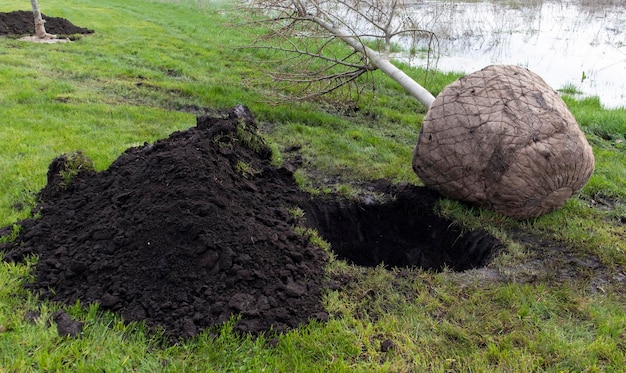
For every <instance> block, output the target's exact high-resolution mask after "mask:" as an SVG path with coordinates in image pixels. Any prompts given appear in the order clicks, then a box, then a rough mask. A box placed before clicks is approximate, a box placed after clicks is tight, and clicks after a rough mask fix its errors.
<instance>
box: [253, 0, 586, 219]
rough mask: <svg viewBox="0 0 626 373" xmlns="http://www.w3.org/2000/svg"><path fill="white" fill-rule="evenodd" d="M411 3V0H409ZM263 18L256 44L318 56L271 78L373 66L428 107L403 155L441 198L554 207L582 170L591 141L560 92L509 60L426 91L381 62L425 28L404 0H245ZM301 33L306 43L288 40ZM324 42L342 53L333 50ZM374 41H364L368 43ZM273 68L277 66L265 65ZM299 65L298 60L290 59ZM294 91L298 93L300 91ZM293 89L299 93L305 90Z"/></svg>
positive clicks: (334, 78)
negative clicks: (395, 44)
mask: <svg viewBox="0 0 626 373" xmlns="http://www.w3.org/2000/svg"><path fill="white" fill-rule="evenodd" d="M413 3H414V2H413ZM245 4H246V5H247V6H249V7H251V8H253V9H256V10H258V11H260V12H261V15H262V17H263V16H264V17H266V18H265V19H264V20H263V18H261V20H262V21H261V22H267V23H268V24H269V25H271V26H272V28H271V32H270V33H269V34H268V35H266V38H261V39H260V41H261V42H265V41H269V40H270V39H271V40H276V39H279V40H281V41H282V43H281V44H269V43H268V44H266V45H265V47H264V48H267V49H268V50H270V51H273V52H284V53H286V56H287V57H286V58H285V62H290V61H300V60H301V59H304V60H316V61H322V62H324V63H325V64H324V63H322V64H319V65H315V64H309V65H306V66H307V67H308V66H313V67H314V68H313V69H309V70H308V71H304V72H297V71H290V70H286V71H285V70H283V71H282V72H278V73H276V74H275V78H276V79H279V80H280V79H284V80H286V81H289V82H293V83H304V84H305V85H308V86H309V87H310V86H312V85H316V84H317V85H318V86H319V83H321V82H326V84H327V86H326V87H327V88H326V89H325V90H324V89H322V90H318V91H317V92H316V93H324V92H328V91H331V90H333V89H335V88H337V87H340V86H342V85H345V84H346V83H349V82H351V81H353V80H354V79H356V78H358V77H359V76H361V75H362V74H364V73H365V72H368V71H372V70H374V69H380V70H381V71H382V72H384V73H385V74H387V75H388V76H390V77H391V78H392V79H394V80H395V81H396V82H398V83H399V84H400V85H401V86H402V87H404V88H405V89H406V90H407V91H408V92H409V93H410V94H411V95H412V96H414V97H415V98H416V99H418V100H419V101H420V102H421V103H422V104H424V105H425V106H426V107H428V108H429V110H428V112H427V114H426V116H425V117H424V120H423V121H422V129H421V132H420V136H419V138H418V141H417V146H416V147H415V151H414V155H413V162H412V164H413V169H414V171H415V172H416V173H417V175H418V176H419V178H420V179H421V180H422V182H423V183H424V184H425V185H426V186H428V187H430V188H432V189H434V190H436V191H438V192H440V193H442V194H443V195H445V196H448V197H451V198H455V199H459V200H462V201H467V202H471V203H475V204H478V205H480V206H483V207H486V208H490V209H493V210H495V211H499V212H502V213H503V214H506V215H509V216H513V217H516V218H529V217H535V216H539V215H542V214H545V213H547V212H550V211H553V210H555V209H558V208H560V207H561V206H563V204H564V203H565V201H566V200H567V199H568V198H570V197H571V196H572V195H574V194H575V193H578V192H579V191H580V190H581V189H582V188H583V186H584V185H585V184H586V182H587V181H588V180H589V178H590V177H591V174H592V172H593V169H594V157H593V153H592V149H591V146H590V145H589V143H588V142H587V140H586V139H585V136H584V134H583V133H582V131H581V130H580V128H579V127H578V124H577V123H576V120H575V118H574V116H573V115H572V114H571V113H570V111H569V110H568V108H567V106H566V105H565V103H564V102H563V100H562V99H561V98H560V96H559V95H558V94H557V93H556V92H555V91H554V89H552V88H551V87H550V86H548V85H547V84H546V83H545V81H543V79H541V77H539V76H538V75H536V74H534V73H532V72H530V71H528V70H527V69H525V68H522V67H519V66H489V67H487V68H485V69H483V70H481V71H478V72H475V73H472V74H469V75H467V76H465V77H463V78H461V79H460V80H458V81H457V82H455V83H453V84H450V85H449V86H448V87H446V88H445V89H444V90H443V91H442V92H441V93H440V94H439V95H438V96H437V99H435V98H434V97H433V96H432V95H431V94H430V93H429V92H428V91H427V90H426V89H424V87H422V86H421V85H419V84H418V83H417V82H415V80H413V79H412V78H411V77H409V76H408V75H407V74H406V73H404V72H403V71H402V70H400V69H399V68H397V67H396V66H395V65H394V64H393V63H391V61H390V50H391V46H392V41H391V40H392V39H393V38H396V37H402V36H408V37H409V38H410V39H412V40H413V42H414V43H415V41H416V40H418V39H420V38H423V37H424V36H429V37H430V39H431V40H432V35H431V34H430V33H428V32H427V31H424V30H422V29H421V28H420V27H419V24H418V22H417V21H416V17H417V16H416V14H417V12H411V11H409V6H410V4H409V1H408V0H248V1H246V2H245ZM303 39H306V43H298V41H300V40H303ZM334 41H341V42H342V43H344V44H346V45H348V46H349V47H350V48H351V50H352V52H351V53H347V54H342V53H343V51H345V48H344V49H341V48H339V49H337V48H334V45H333V44H332V43H333V42H334ZM372 43H374V44H373V45H375V46H376V45H382V48H378V49H376V50H375V49H373V48H372V47H371V46H370V45H372ZM275 67H276V68H277V67H278V64H277V65H276V66H275ZM300 67H302V63H300ZM302 92H304V91H302ZM302 97H305V98H306V95H303V96H302Z"/></svg>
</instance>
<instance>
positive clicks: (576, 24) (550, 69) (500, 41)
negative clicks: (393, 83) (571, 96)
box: [409, 0, 626, 108]
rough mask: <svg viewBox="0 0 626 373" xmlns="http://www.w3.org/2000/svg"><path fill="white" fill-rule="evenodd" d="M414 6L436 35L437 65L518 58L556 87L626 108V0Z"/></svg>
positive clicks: (472, 65)
mask: <svg viewBox="0 0 626 373" xmlns="http://www.w3.org/2000/svg"><path fill="white" fill-rule="evenodd" d="M409 9H413V10H414V11H415V12H416V14H419V15H420V17H422V18H423V20H424V21H423V24H424V28H426V29H428V30H432V31H434V32H435V33H436V35H437V39H438V44H439V47H438V51H439V53H438V54H437V55H438V56H435V57H434V59H433V60H431V61H430V63H431V67H432V66H433V65H434V66H435V67H436V68H437V69H439V70H443V71H460V72H466V73H469V72H473V71H476V70H480V69H481V68H483V67H485V66H487V65H490V64H496V63H504V64H515V65H520V66H524V67H527V68H528V69H530V70H531V71H533V72H535V73H537V74H539V75H540V76H541V77H543V79H544V80H545V81H546V82H547V83H548V84H549V85H550V86H552V87H553V88H554V89H557V90H558V89H563V88H566V87H567V88H570V89H573V88H575V89H576V90H577V91H580V92H582V95H584V96H598V97H599V98H600V101H601V102H602V104H603V106H605V107H607V108H617V107H626V0H569V1H566V0H552V1H540V0H527V1H515V0H508V1H495V0H492V1H476V2H457V1H423V2H419V3H416V4H415V5H413V6H411V7H410V8H409ZM409 11H410V10H409ZM425 61H426V60H425V59H424V58H421V59H420V58H416V59H411V63H412V64H414V65H425V64H426V62H425Z"/></svg>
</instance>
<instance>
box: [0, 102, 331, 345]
mask: <svg viewBox="0 0 626 373" xmlns="http://www.w3.org/2000/svg"><path fill="white" fill-rule="evenodd" d="M251 148H253V149H255V150H251ZM270 155H271V151H270V149H269V148H268V147H266V146H265V144H264V142H263V139H262V138H261V137H259V136H258V135H257V134H256V133H255V123H254V121H253V119H252V118H251V114H250V113H249V112H248V111H247V109H245V108H244V107H242V106H238V107H236V108H235V109H233V110H232V111H231V112H229V113H228V115H225V116H224V117H217V118H216V117H200V118H198V120H197V126H196V127H194V128H191V129H189V130H187V131H183V132H176V133H173V134H172V135H171V136H170V137H169V138H168V139H165V140H161V141H158V142H156V143H155V144H154V145H145V146H141V147H136V148H131V149H128V150H127V151H126V152H125V153H124V154H123V155H121V156H120V157H119V158H118V159H117V160H116V161H115V162H114V163H113V164H112V165H111V166H110V168H109V169H108V170H106V171H103V172H99V173H95V172H82V173H79V174H78V176H77V177H76V178H75V179H74V180H73V182H72V183H71V184H70V185H69V187H67V188H63V187H60V185H62V183H63V180H62V179H61V178H60V177H59V174H60V171H63V168H64V165H65V164H66V162H65V161H64V158H63V157H59V158H57V159H55V160H54V161H53V162H52V164H51V165H50V169H49V172H48V184H47V186H46V187H45V188H44V189H43V190H42V192H41V198H42V202H41V203H40V205H39V206H38V212H39V214H40V216H41V217H40V218H39V219H37V220H26V221H22V222H20V224H21V226H22V227H23V230H22V232H21V234H20V236H19V237H18V239H17V240H16V241H15V243H14V244H9V245H4V247H2V246H0V250H8V253H7V255H6V256H5V260H11V261H20V260H22V259H23V258H24V257H25V256H26V255H29V254H35V255H37V256H39V258H40V259H39V262H38V263H37V265H36V268H35V273H34V275H35V277H36V279H35V281H34V282H33V283H31V284H29V285H28V286H29V287H30V288H32V289H34V290H35V291H37V292H39V293H41V294H42V295H43V296H46V297H49V298H50V299H52V300H54V301H59V302H62V303H65V304H73V303H75V301H76V300H80V301H81V302H82V303H84V304H86V303H99V304H100V305H101V307H102V308H103V309H106V310H112V311H115V312H119V313H121V315H122V317H123V318H124V320H126V321H146V322H147V324H148V325H150V326H151V327H162V328H163V329H164V330H165V331H166V333H167V335H168V336H169V337H170V338H180V337H182V338H185V337H189V336H193V335H195V334H197V333H198V332H199V331H201V330H203V329H206V328H207V327H211V326H214V325H219V324H220V323H223V322H224V321H227V320H228V319H229V318H230V317H231V316H232V315H235V314H241V320H240V321H239V322H238V323H237V324H236V329H237V330H240V331H244V332H251V333H253V334H254V333H260V332H264V331H268V330H269V329H270V328H273V330H275V331H278V332H281V331H285V330H287V329H289V328H293V327H296V326H297V325H299V324H300V323H303V322H306V321H308V320H309V319H312V318H314V319H322V320H323V319H325V318H327V315H326V313H325V311H324V308H323V306H322V304H321V287H322V281H323V277H324V267H325V263H326V260H327V254H326V253H325V252H324V251H323V250H322V249H319V248H317V247H314V246H312V245H311V244H310V243H309V240H308V239H307V238H306V237H302V236H300V235H298V234H296V233H294V231H293V229H292V226H291V223H290V214H289V209H290V208H292V207H294V206H297V205H298V204H299V203H301V202H302V201H303V200H305V199H306V198H307V197H306V196H305V195H304V193H302V192H301V191H299V190H298V188H297V187H296V185H295V183H294V181H293V175H292V173H291V172H290V171H288V170H287V169H286V168H276V167H273V166H271V165H270V162H269V160H268V158H269V156H270ZM6 232H7V230H6V229H5V230H4V233H5V234H6ZM0 234H2V232H0Z"/></svg>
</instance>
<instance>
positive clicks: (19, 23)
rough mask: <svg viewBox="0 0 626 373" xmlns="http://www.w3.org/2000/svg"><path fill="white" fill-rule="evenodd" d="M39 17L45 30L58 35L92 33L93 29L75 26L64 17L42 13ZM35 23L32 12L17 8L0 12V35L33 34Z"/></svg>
mask: <svg viewBox="0 0 626 373" xmlns="http://www.w3.org/2000/svg"><path fill="white" fill-rule="evenodd" d="M41 17H42V18H43V19H44V20H45V21H46V25H45V27H46V31H47V32H48V33H50V34H55V35H57V36H59V37H68V38H72V35H77V34H92V33H93V32H94V31H93V30H90V29H87V28H83V27H78V26H75V25H74V24H73V23H72V22H70V21H68V20H67V19H65V18H59V17H48V16H46V15H44V14H42V15H41ZM34 34H35V25H34V20H33V12H32V11H25V10H17V11H14V12H8V13H0V35H16V36H21V35H34Z"/></svg>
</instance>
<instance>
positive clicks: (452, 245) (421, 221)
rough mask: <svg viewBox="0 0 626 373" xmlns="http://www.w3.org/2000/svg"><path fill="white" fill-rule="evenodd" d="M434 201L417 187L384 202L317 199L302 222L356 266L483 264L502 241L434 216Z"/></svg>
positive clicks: (458, 268)
mask: <svg viewBox="0 0 626 373" xmlns="http://www.w3.org/2000/svg"><path fill="white" fill-rule="evenodd" d="M436 201H437V196H436V195H434V193H433V192H431V191H429V190H427V189H426V188H423V187H416V186H405V187H402V188H401V189H400V190H397V191H396V192H395V193H392V194H391V198H389V201H387V202H374V201H373V200H372V199H368V200H366V201H363V202H355V201H348V200H345V199H337V198H334V199H330V198H318V199H314V200H313V201H312V203H311V206H309V207H307V208H306V209H305V210H307V211H306V220H307V224H309V225H310V226H311V227H313V228H315V229H317V230H318V232H319V234H320V235H321V236H322V237H324V239H326V240H327V241H328V242H330V244H331V249H332V251H333V252H334V253H335V254H336V255H337V257H338V258H339V259H343V260H346V261H348V262H351V263H353V264H356V265H361V266H366V267H373V266H377V265H380V264H384V265H385V266H387V267H421V268H423V269H434V270H441V269H443V268H446V267H447V268H450V269H453V270H456V271H463V270H467V269H471V268H477V267H482V266H484V265H485V264H486V263H487V262H488V261H489V259H491V257H492V256H493V254H494V253H495V252H496V251H497V250H498V249H500V248H501V247H502V244H501V243H500V241H499V240H497V239H496V238H495V237H493V236H491V235H490V234H488V233H487V232H486V231H484V230H482V229H477V230H472V231H468V230H464V229H462V228H461V227H460V226H458V225H457V224H456V223H454V222H453V221H451V220H449V219H445V218H442V217H440V216H438V215H436V214H435V213H434V210H433V208H434V206H435V203H436Z"/></svg>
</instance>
